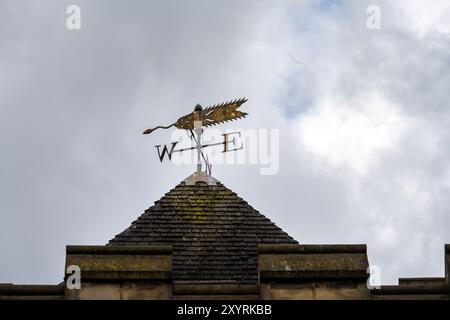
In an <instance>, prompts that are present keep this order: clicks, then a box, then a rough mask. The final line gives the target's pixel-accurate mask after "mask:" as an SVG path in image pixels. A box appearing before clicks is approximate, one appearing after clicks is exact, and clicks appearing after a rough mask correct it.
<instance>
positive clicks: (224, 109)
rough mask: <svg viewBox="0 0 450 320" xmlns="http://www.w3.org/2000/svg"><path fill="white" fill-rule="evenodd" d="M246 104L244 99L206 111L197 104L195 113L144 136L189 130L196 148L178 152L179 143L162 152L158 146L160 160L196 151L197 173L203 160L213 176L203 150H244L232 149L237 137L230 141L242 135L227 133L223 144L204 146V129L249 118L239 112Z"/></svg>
mask: <svg viewBox="0 0 450 320" xmlns="http://www.w3.org/2000/svg"><path fill="white" fill-rule="evenodd" d="M245 102H247V99H245V98H242V99H237V100H233V101H229V102H225V103H221V104H216V105H213V106H209V107H206V108H205V109H203V108H202V106H201V105H199V104H197V105H196V106H195V108H194V111H193V112H191V113H189V114H187V115H185V116H183V117H181V118H179V119H178V120H177V121H176V122H175V123H173V124H171V125H169V126H157V127H155V128H153V129H147V130H145V131H144V134H150V133H152V132H153V131H155V130H156V129H169V128H171V127H176V128H178V129H185V130H187V131H188V132H189V135H190V136H189V137H190V138H191V140H193V141H195V144H196V145H195V147H190V148H184V149H178V150H176V149H175V147H176V145H177V144H178V142H172V146H171V148H167V146H166V145H164V147H163V149H162V151H161V150H160V147H161V145H157V146H155V147H156V149H157V150H158V156H159V160H160V161H161V162H162V161H163V160H164V157H165V155H166V154H167V155H168V158H169V160H171V159H172V154H173V153H175V152H184V151H188V150H194V149H196V150H197V171H198V172H200V171H201V170H202V164H201V159H203V161H204V162H205V166H206V171H207V172H208V173H209V174H211V167H212V165H211V164H210V163H209V160H208V156H205V155H204V154H203V151H202V149H203V148H207V147H213V146H218V145H223V146H224V148H223V151H222V152H230V151H237V150H242V148H243V146H242V145H241V146H240V147H236V148H230V145H236V137H233V138H232V139H231V140H230V139H229V137H230V136H235V135H238V136H239V137H240V136H241V133H240V132H231V133H225V134H222V136H223V141H222V142H218V143H212V144H206V145H202V143H201V136H202V133H203V129H202V127H209V126H213V125H216V124H220V123H223V122H228V121H233V120H237V119H241V118H245V117H246V116H247V113H245V112H242V111H238V110H237V109H238V108H239V107H240V106H241V105H242V104H244V103H245ZM194 132H195V134H194Z"/></svg>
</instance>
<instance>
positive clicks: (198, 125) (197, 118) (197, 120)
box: [194, 104, 203, 172]
mask: <svg viewBox="0 0 450 320" xmlns="http://www.w3.org/2000/svg"><path fill="white" fill-rule="evenodd" d="M202 110H203V108H202V106H201V105H199V104H197V105H196V106H195V109H194V111H195V115H194V128H195V133H196V135H197V172H201V171H202V157H201V156H202V131H203V130H202V120H203V119H202Z"/></svg>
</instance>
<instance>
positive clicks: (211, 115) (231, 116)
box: [144, 98, 247, 134]
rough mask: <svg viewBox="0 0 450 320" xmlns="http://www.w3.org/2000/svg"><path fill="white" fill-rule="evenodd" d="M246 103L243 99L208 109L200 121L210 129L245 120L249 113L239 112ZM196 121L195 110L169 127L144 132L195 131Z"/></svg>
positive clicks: (202, 112)
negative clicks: (175, 129)
mask: <svg viewBox="0 0 450 320" xmlns="http://www.w3.org/2000/svg"><path fill="white" fill-rule="evenodd" d="M245 102H247V99H245V98H242V99H237V100H234V101H230V102H225V103H221V104H216V105H214V106H209V107H206V108H205V109H202V110H201V119H199V120H200V121H202V126H203V127H209V126H213V125H216V124H220V123H223V122H227V121H233V120H237V119H241V118H245V117H246V116H247V113H245V112H242V111H238V110H237V109H238V108H239V107H240V106H241V105H242V104H244V103H245ZM196 108H201V106H200V105H197V106H196ZM195 120H196V111H195V110H194V111H193V112H191V113H189V114H187V115H185V116H183V117H181V118H179V119H178V120H177V121H176V122H175V123H172V124H171V125H169V126H157V127H155V128H153V129H147V130H145V131H144V134H150V133H152V132H153V131H155V130H156V129H169V128H172V127H176V128H178V129H185V130H193V129H194V124H195V123H194V122H195Z"/></svg>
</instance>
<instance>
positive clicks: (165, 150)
mask: <svg viewBox="0 0 450 320" xmlns="http://www.w3.org/2000/svg"><path fill="white" fill-rule="evenodd" d="M177 143H178V142H172V148H170V151H169V150H168V149H167V146H166V145H164V148H163V150H162V153H161V151H160V150H159V147H161V145H157V146H155V147H156V149H158V156H159V161H161V162H163V160H164V157H165V156H166V153H167V155H168V156H169V160H172V154H173V152H174V151H175V150H174V149H175V146H176V145H177Z"/></svg>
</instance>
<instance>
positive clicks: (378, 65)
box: [0, 0, 450, 284]
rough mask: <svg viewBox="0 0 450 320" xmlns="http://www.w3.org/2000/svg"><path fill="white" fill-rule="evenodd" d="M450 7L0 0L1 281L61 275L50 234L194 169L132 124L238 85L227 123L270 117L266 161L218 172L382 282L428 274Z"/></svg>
mask: <svg viewBox="0 0 450 320" xmlns="http://www.w3.org/2000/svg"><path fill="white" fill-rule="evenodd" d="M71 4H76V5H78V6H79V7H80V8H81V30H68V29H67V28H66V19H67V18H68V15H67V14H66V8H67V7H68V6H69V5H71ZM370 5H377V6H379V8H380V9H381V29H380V30H371V29H368V28H367V26H366V22H367V19H368V17H369V15H368V14H367V11H366V10H367V8H368V7H369V6H370ZM449 16H450V2H448V0H434V1H433V2H432V4H431V2H430V1H425V0H396V1H388V0H379V1H377V0H370V1H366V0H353V1H350V0H347V1H346V0H334V1H333V0H326V1H325V0H322V1H320V0H315V1H314V0H304V1H300V0H297V1H289V0H282V1H280V0H277V1H261V0H257V1H256V0H255V1H207V0H195V1H174V0H170V1H167V0H164V1H148V0H145V1H144V0H142V1H137V0H135V1H132V2H129V1H118V0H116V1H112V0H96V1H87V0H72V1H65V0H64V1H62V0H52V1H50V0H21V1H15V0H0V71H1V72H0V148H1V149H0V154H1V158H0V159H1V160H0V219H1V220H0V221H1V222H0V257H1V258H0V282H14V283H33V284H34V283H58V282H60V281H61V280H62V278H63V271H64V270H63V269H64V259H65V246H66V245H68V244H105V243H106V242H107V241H108V240H109V239H111V238H112V237H113V236H114V235H115V234H117V233H119V232H121V231H122V230H123V229H125V228H126V227H128V225H129V223H130V222H131V221H133V220H134V219H135V218H136V217H137V216H139V215H140V214H141V213H142V212H143V211H144V210H145V209H146V208H148V207H149V206H150V205H152V204H153V202H154V201H155V200H158V199H159V198H160V197H161V196H163V195H164V193H166V192H167V191H168V190H169V189H171V188H173V187H174V186H175V185H176V184H178V183H179V182H180V181H181V180H183V179H184V178H185V177H187V176H188V175H190V174H191V173H192V172H193V171H194V169H195V166H193V165H171V164H168V163H166V164H160V163H159V159H158V157H157V154H156V153H155V149H154V145H156V144H161V143H168V142H169V141H170V132H167V131H160V132H155V133H154V134H152V135H151V136H143V135H142V134H141V132H142V130H143V129H146V128H148V127H152V126H155V125H159V124H167V123H170V121H171V120H174V119H176V118H178V117H179V116H181V115H183V114H186V113H187V112H190V111H191V110H192V107H193V106H194V105H195V104H196V103H201V104H203V105H209V104H214V103H217V102H221V101H223V100H228V99H234V98H239V97H244V96H245V97H247V98H248V99H249V101H248V102H247V103H246V105H245V107H243V109H245V111H247V112H248V113H249V114H250V115H249V117H248V118H247V119H246V120H244V121H241V122H239V123H235V124H232V125H231V126H236V127H237V126H239V127H243V128H244V127H245V128H255V129H279V130H280V131H279V132H280V166H279V172H278V174H276V175H271V176H263V175H261V174H260V167H259V166H257V165H217V166H215V168H214V171H213V175H214V176H215V177H216V178H217V179H219V180H220V181H221V182H222V183H224V184H225V185H226V186H227V187H228V188H230V189H232V190H233V191H235V192H236V193H238V194H239V195H240V196H241V197H243V198H244V199H246V200H247V201H248V202H249V203H250V204H251V205H253V206H254V207H255V208H256V209H258V210H259V211H260V212H261V213H263V214H265V215H266V216H267V217H269V218H270V219H272V220H273V221H275V222H276V223H277V224H278V225H279V226H280V227H282V228H283V229H284V230H286V231H287V232H288V233H289V234H290V235H292V236H293V237H294V238H296V239H297V240H298V241H299V242H301V243H366V244H367V245H368V253H369V261H370V263H371V264H372V265H376V266H379V268H380V270H381V282H382V283H383V284H391V283H396V279H397V278H398V277H414V276H443V274H444V261H443V253H444V244H445V243H450V232H449V228H450V200H449V197H448V195H449V194H450V162H449V160H448V159H449V156H450V143H449V141H450V106H448V97H449V88H450V72H449V71H450V70H449V69H450V20H449V19H448V17H449ZM229 127H230V125H228V126H224V127H223V128H229Z"/></svg>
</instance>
